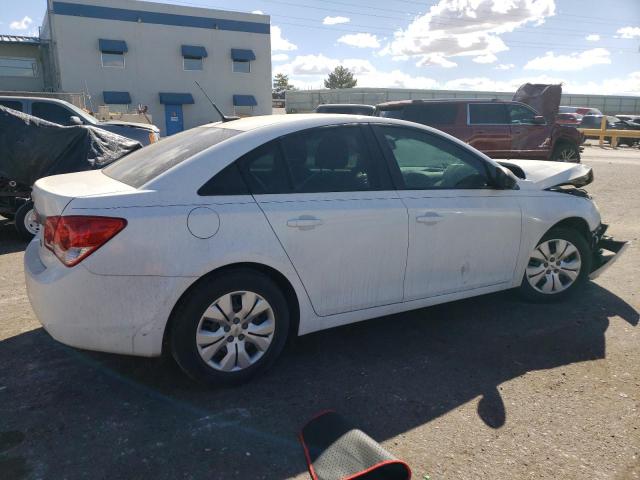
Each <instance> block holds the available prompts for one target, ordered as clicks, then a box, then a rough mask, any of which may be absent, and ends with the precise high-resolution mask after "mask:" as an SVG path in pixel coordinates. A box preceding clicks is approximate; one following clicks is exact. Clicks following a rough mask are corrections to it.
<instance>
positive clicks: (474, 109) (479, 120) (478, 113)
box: [469, 103, 511, 125]
mask: <svg viewBox="0 0 640 480" xmlns="http://www.w3.org/2000/svg"><path fill="white" fill-rule="evenodd" d="M469 123H470V124H471V125H492V124H493V125H504V124H510V123H511V121H510V120H508V118H507V109H506V107H505V105H504V103H470V104H469Z"/></svg>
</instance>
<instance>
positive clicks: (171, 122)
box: [164, 104, 184, 136]
mask: <svg viewBox="0 0 640 480" xmlns="http://www.w3.org/2000/svg"><path fill="white" fill-rule="evenodd" d="M164 118H165V122H166V124H167V136H169V135H173V134H174V133H178V132H181V131H182V130H184V122H183V118H182V105H168V104H165V106H164Z"/></svg>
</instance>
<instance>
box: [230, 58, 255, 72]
mask: <svg viewBox="0 0 640 480" xmlns="http://www.w3.org/2000/svg"><path fill="white" fill-rule="evenodd" d="M233 71H234V72H235V73H251V62H249V61H242V60H234V61H233Z"/></svg>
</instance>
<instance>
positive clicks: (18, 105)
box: [0, 100, 22, 112]
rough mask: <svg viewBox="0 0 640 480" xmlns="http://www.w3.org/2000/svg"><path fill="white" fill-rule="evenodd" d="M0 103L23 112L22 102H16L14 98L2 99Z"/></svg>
mask: <svg viewBox="0 0 640 480" xmlns="http://www.w3.org/2000/svg"><path fill="white" fill-rule="evenodd" d="M0 105H2V106H3V107H7V108H11V109H12V110H17V111H18V112H22V102H16V101H13V100H0Z"/></svg>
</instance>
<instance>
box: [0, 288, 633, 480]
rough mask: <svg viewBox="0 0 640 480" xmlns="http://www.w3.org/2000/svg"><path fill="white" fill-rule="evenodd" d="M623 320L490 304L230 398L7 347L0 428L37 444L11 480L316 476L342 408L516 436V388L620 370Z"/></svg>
mask: <svg viewBox="0 0 640 480" xmlns="http://www.w3.org/2000/svg"><path fill="white" fill-rule="evenodd" d="M584 299H588V300H586V301H585V300H584ZM70 301H72V300H70ZM612 317H621V318H622V319H624V320H625V321H627V322H629V323H630V324H631V325H637V324H638V319H639V315H638V312H637V311H635V310H634V309H633V308H632V307H631V306H630V305H628V304H627V303H625V302H624V301H623V300H622V299H620V298H619V297H617V296H615V295H613V294H612V293H610V292H609V291H607V290H605V289H603V288H601V287H599V286H597V285H596V284H593V283H591V284H588V285H587V286H586V288H585V290H584V292H583V294H582V295H581V296H576V297H574V298H573V299H572V300H571V301H567V302H564V303H558V304H553V305H536V304H527V303H522V302H520V301H519V300H517V299H516V298H515V297H514V296H513V295H511V294H510V293H509V292H505V293H499V294H492V295H486V296H483V297H478V298H473V299H468V300H463V301H459V302H454V303H450V304H445V305H440V306H435V307H430V308H425V309H421V310H417V311H413V312H408V313H403V314H398V315H392V316H387V317H382V318H377V319H374V320H370V321H368V322H363V323H360V324H355V325H350V326H346V327H341V328H336V329H332V330H327V331H324V332H320V333H317V334H312V335H308V336H305V337H301V338H299V339H298V340H297V341H296V342H295V343H294V344H293V345H292V346H291V347H289V348H288V349H287V350H286V351H285V353H284V354H283V356H282V357H281V359H280V360H279V361H278V362H277V363H276V365H275V366H274V368H273V369H272V370H271V371H270V372H268V373H267V374H265V375H264V376H262V377H260V378H257V379H255V380H254V381H252V382H251V383H249V384H246V385H243V386H240V387H235V388H218V389H210V388H205V387H203V386H200V385H197V384H194V383H193V382H191V381H190V380H188V379H187V378H186V377H185V376H184V375H183V374H182V373H181V372H180V371H179V369H178V368H177V367H176V365H175V364H174V363H173V362H172V361H171V360H170V359H166V358H163V359H139V358H131V357H123V356H115V355H108V354H100V353H91V352H84V351H79V350H75V349H71V348H68V347H64V346H62V345H60V344H58V343H57V342H55V341H53V340H52V339H51V338H50V337H49V336H48V334H46V333H45V332H44V331H43V330H42V329H37V330H34V331H31V332H27V333H24V334H22V335H19V336H16V337H12V338H9V339H7V340H5V341H3V342H0V365H3V368H2V369H1V370H0V395H2V398H3V400H2V401H0V418H3V419H4V420H5V422H4V423H5V426H4V427H3V429H4V430H5V431H6V432H9V434H11V435H13V436H14V437H15V436H16V435H17V433H15V432H19V433H20V432H22V433H24V439H23V440H22V443H21V444H20V445H17V446H14V447H12V449H10V450H8V451H7V452H5V453H4V454H1V453H0V468H1V463H2V461H3V457H2V455H4V460H5V461H7V459H8V458H11V459H12V460H11V461H12V462H13V465H17V466H18V467H19V468H23V469H26V470H22V471H26V472H31V473H37V474H38V475H37V476H41V477H47V478H61V477H62V476H65V477H68V478H76V477H83V476H94V477H96V476H97V477H113V478H124V477H126V478H151V477H153V478H177V477H181V478H221V479H222V478H242V479H248V478H251V479H254V478H256V479H259V478H265V479H275V478H287V477H290V476H294V475H296V474H299V473H300V472H302V471H304V470H305V464H304V461H303V455H302V451H301V448H300V446H299V445H298V443H297V441H296V433H297V432H298V430H299V429H300V428H301V426H302V425H303V424H304V423H305V422H306V420H308V419H309V418H310V417H311V416H312V415H313V414H314V413H316V412H318V411H320V410H323V409H327V408H333V409H335V410H337V411H339V412H340V413H341V414H343V415H345V416H346V417H348V418H349V419H350V420H351V421H353V422H354V423H355V424H356V425H358V426H359V427H360V428H362V429H363V430H365V431H366V432H367V433H369V434H370V435H371V436H372V437H373V438H375V439H376V440H378V441H383V440H385V439H389V438H391V437H394V436H397V435H399V434H402V433H404V432H407V431H409V430H411V429H414V428H416V427H419V426H421V425H424V424H425V423H428V422H430V421H432V420H434V419H435V418H437V417H439V416H441V415H443V414H445V413H447V412H449V411H451V410H453V409H455V408H457V407H459V406H461V405H462V404H464V403H466V402H469V401H470V400H473V399H476V398H480V400H479V402H478V409H477V413H478V416H477V417H476V418H475V420H474V419H471V420H470V421H480V422H484V423H485V424H486V425H488V426H489V427H491V428H500V427H501V426H502V425H504V424H505V423H506V422H509V411H508V408H507V407H505V402H504V401H503V400H502V397H501V394H500V385H501V384H502V383H504V382H506V381H509V380H511V379H514V378H517V377H519V376H521V375H523V374H525V373H527V372H531V371H533V370H540V369H551V368H556V367H561V366H564V365H568V364H571V363H575V362H585V361H590V360H597V359H602V358H604V357H605V355H606V351H605V331H606V330H607V328H608V326H609V319H610V318H612ZM2 390H4V391H2ZM541 395H544V394H543V393H542V394H541ZM6 432H5V434H7V433H6ZM12 432H13V433H12ZM1 438H2V433H0V440H1ZM16 468H17V467H16ZM24 475H28V473H25V474H24Z"/></svg>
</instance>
